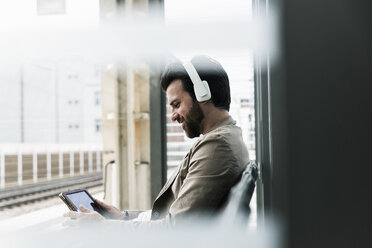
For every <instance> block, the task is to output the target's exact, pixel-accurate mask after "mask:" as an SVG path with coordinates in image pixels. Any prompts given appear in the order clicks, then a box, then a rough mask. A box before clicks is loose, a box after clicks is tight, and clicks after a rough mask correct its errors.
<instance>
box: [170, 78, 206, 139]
mask: <svg viewBox="0 0 372 248" xmlns="http://www.w3.org/2000/svg"><path fill="white" fill-rule="evenodd" d="M167 97H168V103H169V105H170V106H171V108H172V117H171V120H172V121H177V122H178V123H181V124H182V129H183V130H184V131H185V133H186V135H187V137H189V138H194V137H199V136H200V125H201V122H202V120H203V119H204V114H203V112H202V110H201V108H200V106H199V104H198V103H197V102H196V101H194V100H193V99H192V98H191V96H190V94H189V93H187V92H186V91H184V90H183V87H182V82H181V80H174V81H173V82H172V83H171V84H170V85H169V86H168V88H167Z"/></svg>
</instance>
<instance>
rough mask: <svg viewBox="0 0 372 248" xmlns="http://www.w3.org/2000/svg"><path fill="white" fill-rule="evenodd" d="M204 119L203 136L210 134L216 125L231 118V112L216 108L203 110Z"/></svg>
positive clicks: (202, 124)
mask: <svg viewBox="0 0 372 248" xmlns="http://www.w3.org/2000/svg"><path fill="white" fill-rule="evenodd" d="M203 113H204V119H203V121H202V123H201V127H202V128H201V130H200V133H202V134H203V135H204V134H206V133H208V131H209V130H210V129H211V128H212V127H213V126H214V125H216V123H218V122H220V121H222V120H223V119H225V118H227V117H228V116H229V112H228V111H227V110H224V109H219V108H216V107H213V108H210V109H203Z"/></svg>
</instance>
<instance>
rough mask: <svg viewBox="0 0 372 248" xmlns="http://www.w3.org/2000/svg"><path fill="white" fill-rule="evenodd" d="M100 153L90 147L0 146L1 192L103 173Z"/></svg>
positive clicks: (50, 145)
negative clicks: (5, 189) (59, 179)
mask: <svg viewBox="0 0 372 248" xmlns="http://www.w3.org/2000/svg"><path fill="white" fill-rule="evenodd" d="M101 151H102V147H101V146H100V145H91V144H1V145H0V189H4V188H7V187H12V186H17V185H18V186H21V185H23V184H32V183H38V182H42V181H50V180H53V179H57V178H64V177H72V176H75V175H84V174H85V173H93V172H100V171H101V169H102V168H101V167H102V152H101Z"/></svg>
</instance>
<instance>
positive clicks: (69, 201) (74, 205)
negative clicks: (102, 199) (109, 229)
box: [59, 189, 105, 215]
mask: <svg viewBox="0 0 372 248" xmlns="http://www.w3.org/2000/svg"><path fill="white" fill-rule="evenodd" d="M59 198H61V200H62V201H63V202H64V203H65V204H66V205H67V207H68V208H69V209H70V210H71V211H77V212H81V211H80V208H79V206H80V205H82V206H84V207H85V208H87V209H89V210H93V211H97V212H98V213H100V214H101V215H104V212H105V211H104V210H103V209H102V208H101V207H100V206H99V205H98V204H97V203H96V201H95V200H94V199H93V197H92V196H91V195H90V194H89V193H88V191H86V190H85V189H76V190H72V191H67V192H62V193H60V194H59Z"/></svg>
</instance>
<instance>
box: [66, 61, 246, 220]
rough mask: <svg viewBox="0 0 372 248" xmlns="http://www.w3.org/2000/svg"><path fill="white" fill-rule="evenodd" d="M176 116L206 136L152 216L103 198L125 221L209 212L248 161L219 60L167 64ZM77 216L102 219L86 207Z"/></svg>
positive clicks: (166, 83)
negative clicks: (230, 113)
mask: <svg viewBox="0 0 372 248" xmlns="http://www.w3.org/2000/svg"><path fill="white" fill-rule="evenodd" d="M161 85H162V88H163V90H164V91H165V92H166V95H167V98H168V103H169V105H170V107H171V109H172V116H171V119H172V121H177V122H178V123H180V124H181V125H182V128H183V130H184V131H185V133H186V135H187V136H188V137H189V138H195V137H199V136H201V135H202V136H201V137H200V138H199V139H198V140H197V141H196V142H195V144H194V145H193V146H192V147H191V149H190V151H189V152H188V153H187V155H186V156H185V158H184V159H183V161H182V163H181V164H180V166H179V167H178V169H177V170H176V171H175V172H174V174H173V175H172V176H171V177H170V178H169V180H168V181H167V182H166V184H165V185H164V187H163V188H162V190H161V191H160V193H159V195H158V197H157V198H156V200H155V201H154V203H153V207H152V211H151V219H150V220H147V221H138V219H136V217H137V216H138V211H124V212H122V211H120V210H118V209H117V208H115V207H113V206H110V205H107V204H105V203H103V202H101V201H97V202H98V204H99V205H100V206H101V207H102V208H103V209H105V210H106V212H107V213H108V216H109V218H111V219H117V220H122V223H123V225H140V226H142V225H150V226H158V225H161V226H162V225H170V224H171V225H174V224H176V223H178V222H181V221H182V220H184V219H185V217H187V218H189V217H197V218H199V217H209V216H211V215H214V214H216V213H218V210H220V209H221V207H222V206H223V205H224V203H225V201H226V198H227V195H228V193H229V191H230V189H231V187H232V186H234V185H235V184H236V183H237V182H238V181H239V179H240V176H241V174H242V172H243V170H244V169H245V168H246V165H247V164H248V163H249V157H248V151H247V148H246V146H245V144H244V142H243V139H242V132H241V129H240V128H239V127H237V126H236V122H235V121H234V120H233V119H232V118H231V116H230V115H229V109H230V103H231V96H230V86H229V79H228V76H227V73H226V72H225V70H224V69H223V68H222V66H221V65H220V64H219V63H218V62H217V61H215V60H213V59H211V58H210V57H207V56H196V57H194V58H193V59H192V60H191V61H190V62H188V63H186V64H181V63H179V62H177V63H173V64H170V65H168V66H167V68H166V69H165V70H164V73H163V75H162V79H161ZM81 210H82V212H83V213H77V212H70V213H68V214H67V216H69V217H73V218H76V219H80V220H84V219H98V218H101V219H103V217H100V216H99V214H98V213H97V212H93V211H89V210H88V209H86V208H84V207H81Z"/></svg>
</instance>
